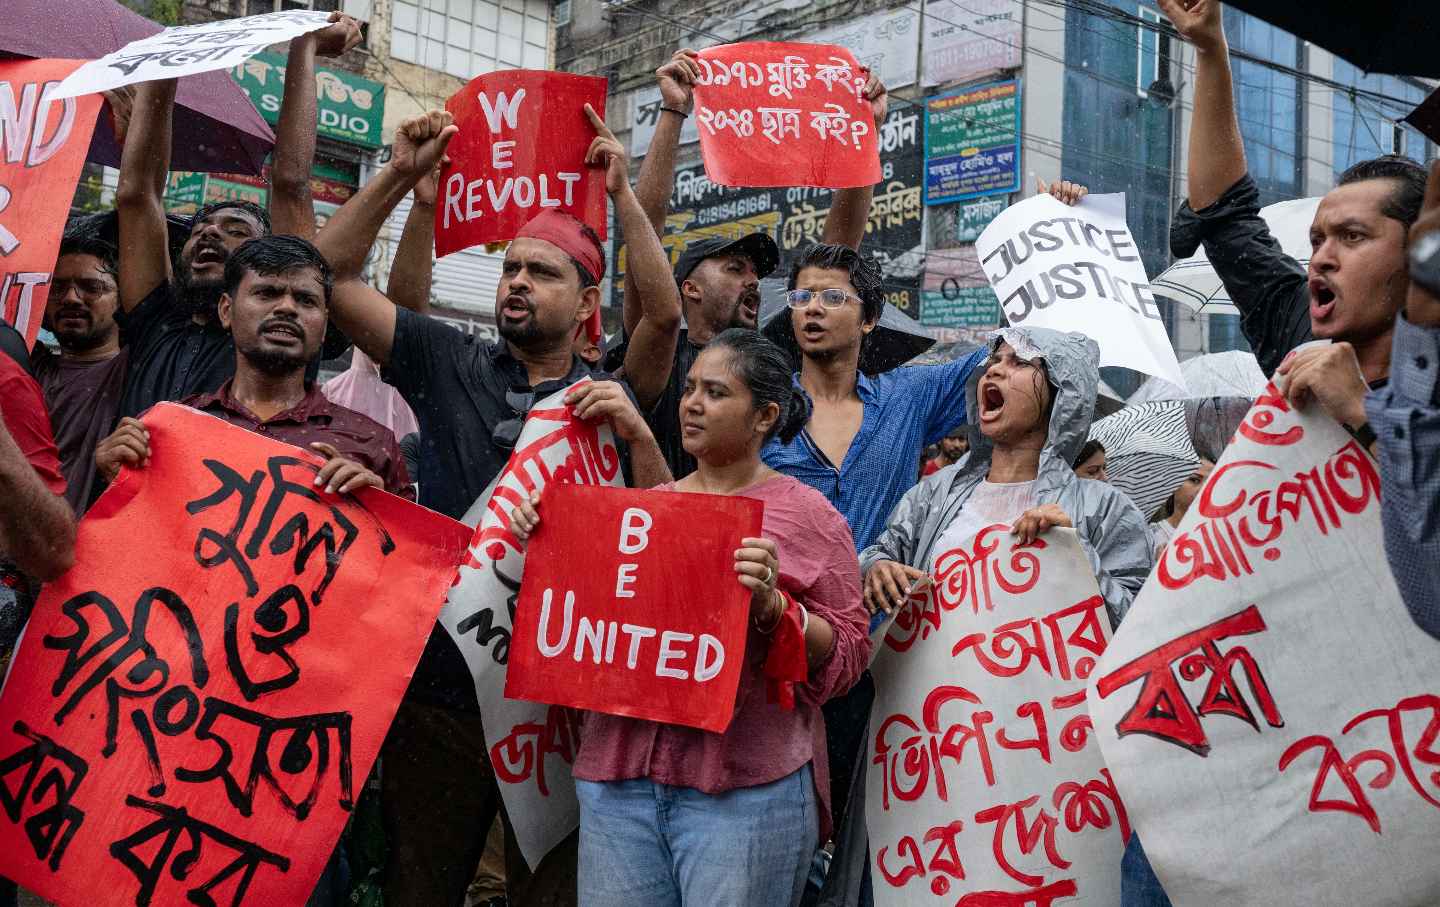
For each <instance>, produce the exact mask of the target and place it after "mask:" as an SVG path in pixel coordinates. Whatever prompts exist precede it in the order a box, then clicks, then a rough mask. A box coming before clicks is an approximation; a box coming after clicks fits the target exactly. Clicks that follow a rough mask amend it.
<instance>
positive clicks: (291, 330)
mask: <svg viewBox="0 0 1440 907" xmlns="http://www.w3.org/2000/svg"><path fill="white" fill-rule="evenodd" d="M260 335H261V336H262V337H268V338H270V339H271V340H282V341H286V342H289V341H295V342H303V341H304V340H305V336H304V334H302V333H301V332H300V329H299V328H297V327H295V326H294V325H291V324H285V323H283V322H281V323H279V324H267V325H265V326H264V327H262V328H261V329H260Z"/></svg>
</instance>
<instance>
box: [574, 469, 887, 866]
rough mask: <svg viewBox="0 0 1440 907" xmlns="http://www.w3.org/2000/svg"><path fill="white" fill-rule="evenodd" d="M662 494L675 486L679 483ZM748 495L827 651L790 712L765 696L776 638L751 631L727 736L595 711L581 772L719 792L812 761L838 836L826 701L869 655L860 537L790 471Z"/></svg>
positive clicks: (826, 814)
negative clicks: (821, 629)
mask: <svg viewBox="0 0 1440 907" xmlns="http://www.w3.org/2000/svg"><path fill="white" fill-rule="evenodd" d="M656 490H658V491H673V490H674V485H662V486H660V487H659V488H658V489H656ZM743 494H744V496H745V497H748V498H754V499H756V500H759V501H763V502H765V516H764V520H763V522H762V524H761V534H762V535H763V536H764V537H765V538H768V539H771V540H773V541H774V542H775V543H776V545H777V546H778V548H779V559H780V580H779V586H780V588H781V590H783V591H784V592H785V593H786V594H787V595H789V596H790V597H791V598H792V599H794V600H795V601H798V602H800V603H801V604H802V605H804V606H805V608H806V610H807V611H809V612H810V613H811V614H812V615H818V616H820V617H823V618H825V620H826V621H827V622H828V623H829V624H830V626H831V627H833V628H834V629H835V645H834V647H833V648H832V649H831V650H830V655H829V657H828V658H827V659H826V660H825V661H824V663H822V664H820V665H818V666H816V667H815V668H814V669H813V670H812V671H811V672H810V680H809V682H808V683H806V684H805V685H804V686H803V687H797V688H796V690H795V708H794V709H793V710H786V709H782V708H781V707H780V706H779V705H778V704H773V703H768V702H766V701H765V689H766V683H765V675H764V672H763V670H762V669H763V666H764V663H765V656H766V654H767V652H768V646H769V637H766V636H762V635H760V634H759V633H758V632H756V631H755V629H754V627H751V629H750V633H749V636H748V637H747V638H746V641H745V670H744V672H743V673H742V674H741V675H740V688H739V691H738V692H737V694H736V697H735V718H734V720H732V721H731V722H730V727H729V728H728V729H727V730H726V731H725V733H723V734H712V733H709V732H708V731H702V730H698V729H695V728H688V727H681V726H678V725H673V724H659V723H657V722H653V721H643V720H640V719H636V718H623V717H620V716H616V715H604V714H601V713H599V712H588V713H586V715H585V719H584V725H583V729H582V733H581V735H580V736H581V743H580V752H579V753H578V754H576V757H575V765H574V774H575V777H577V778H580V779H582V780H585V781H624V780H628V779H632V778H649V779H651V780H653V781H657V782H659V783H661V784H669V785H674V786H676V787H690V788H694V789H696V790H699V791H702V792H704V793H707V794H717V793H721V792H723V791H727V790H734V789H736V788H741V787H753V786H755V785H759V784H768V783H770V782H771V781H776V780H778V779H780V778H783V777H785V776H786V775H788V774H790V773H791V772H794V771H796V770H797V769H799V768H800V767H801V766H803V765H805V764H806V763H807V762H812V763H814V775H815V787H816V789H817V792H818V795H819V801H820V804H821V809H820V819H821V821H820V835H821V837H820V840H822V841H823V840H825V838H826V837H827V836H828V835H829V832H830V802H829V800H830V797H829V793H830V779H829V766H828V764H827V763H826V759H825V721H824V718H823V717H822V716H821V714H820V706H821V704H822V703H824V702H826V701H827V700H829V699H831V698H833V697H835V696H838V695H840V694H841V693H844V692H845V691H846V690H848V689H850V687H852V686H854V685H855V682H856V681H857V680H859V679H860V675H861V674H862V673H863V672H864V670H865V666H866V664H868V663H869V660H870V640H869V637H868V636H867V635H866V633H865V630H866V624H867V616H866V614H865V608H864V606H863V605H862V604H861V601H860V567H859V564H858V562H857V561H856V558H855V543H854V542H853V541H852V540H851V536H850V527H849V526H848V525H847V524H846V523H845V519H844V518H843V517H842V516H840V514H839V513H838V512H837V511H836V510H835V508H834V507H832V506H830V502H829V501H827V500H825V497H824V495H822V494H820V493H819V492H818V491H816V490H815V489H813V488H811V487H810V486H808V485H805V484H804V483H802V482H799V481H797V480H795V479H792V478H790V477H789V476H777V477H775V478H773V479H767V480H766V481H764V482H761V483H760V484H758V485H756V486H754V487H752V488H750V489H749V490H747V491H745V492H743ZM677 543H683V540H677Z"/></svg>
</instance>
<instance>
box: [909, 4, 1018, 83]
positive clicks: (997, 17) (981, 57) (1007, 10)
mask: <svg viewBox="0 0 1440 907" xmlns="http://www.w3.org/2000/svg"><path fill="white" fill-rule="evenodd" d="M1022 11H1023V7H1022V6H1021V5H1020V4H1018V3H1016V2H1015V0H929V5H928V6H927V7H926V11H925V20H926V28H925V77H924V84H926V85H939V84H941V83H942V82H968V81H970V80H971V79H974V78H977V77H979V76H983V75H985V74H986V73H992V72H999V71H1000V70H1003V69H1014V68H1016V67H1018V66H1019V65H1020V62H1021V51H1022V49H1023V47H1024V43H1025V42H1024V34H1023V33H1024V25H1023V23H1022V22H1021V13H1022Z"/></svg>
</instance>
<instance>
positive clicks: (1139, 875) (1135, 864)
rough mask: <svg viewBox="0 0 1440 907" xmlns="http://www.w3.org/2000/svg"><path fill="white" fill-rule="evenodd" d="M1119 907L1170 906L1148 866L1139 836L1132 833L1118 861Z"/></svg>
mask: <svg viewBox="0 0 1440 907" xmlns="http://www.w3.org/2000/svg"><path fill="white" fill-rule="evenodd" d="M1120 907H1170V897H1169V896H1168V895H1167V894H1165V888H1164V887H1163V886H1162V885H1161V884H1160V879H1159V877H1158V876H1156V875H1155V870H1153V869H1151V868H1150V859H1149V858H1148V857H1146V856H1145V850H1144V849H1143V848H1142V847H1141V846H1140V836H1139V835H1137V834H1134V833H1131V835H1130V842H1129V843H1128V844H1126V845H1125V856H1124V858H1123V859H1121V861H1120Z"/></svg>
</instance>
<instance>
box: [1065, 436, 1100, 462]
mask: <svg viewBox="0 0 1440 907" xmlns="http://www.w3.org/2000/svg"><path fill="white" fill-rule="evenodd" d="M1104 452H1105V445H1104V444H1101V443H1100V442H1099V441H1096V440H1095V439H1094V438H1091V439H1090V440H1088V441H1086V442H1085V446H1084V447H1082V448H1080V453H1078V454H1076V455H1075V462H1073V463H1071V464H1070V468H1071V469H1079V468H1080V464H1081V463H1084V462H1085V461H1086V460H1088V459H1090V458H1091V457H1093V456H1095V455H1096V454H1097V453H1104Z"/></svg>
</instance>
